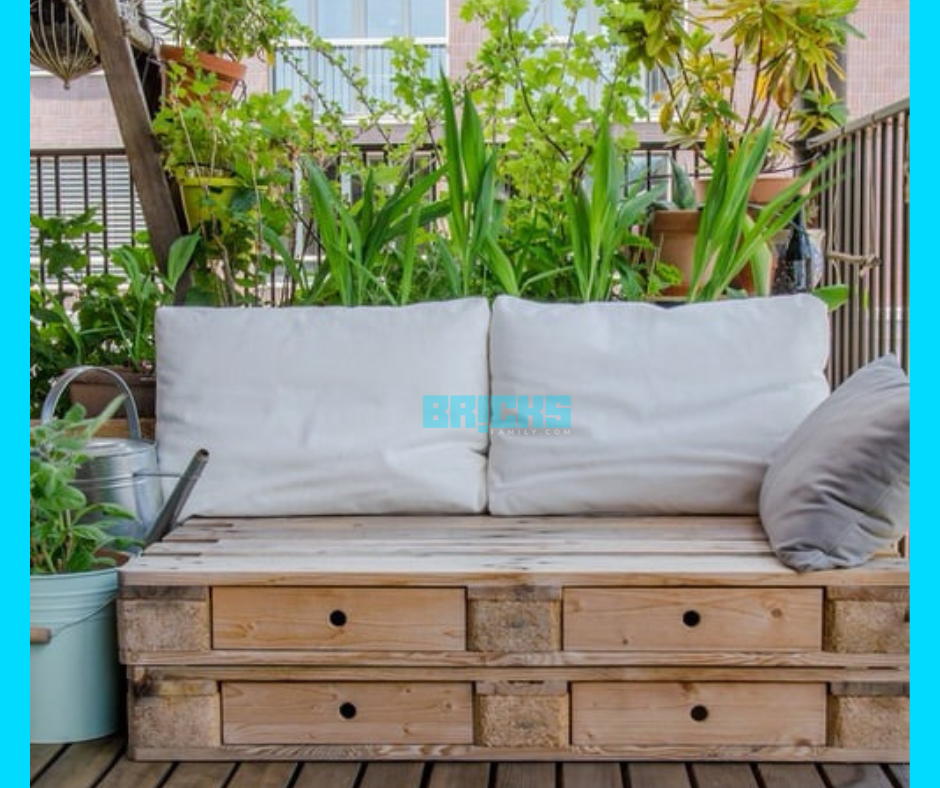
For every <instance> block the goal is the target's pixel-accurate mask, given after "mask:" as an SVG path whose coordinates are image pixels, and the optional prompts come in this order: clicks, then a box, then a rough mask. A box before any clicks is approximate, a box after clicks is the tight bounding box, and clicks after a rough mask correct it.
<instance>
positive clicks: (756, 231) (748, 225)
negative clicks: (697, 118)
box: [689, 124, 833, 301]
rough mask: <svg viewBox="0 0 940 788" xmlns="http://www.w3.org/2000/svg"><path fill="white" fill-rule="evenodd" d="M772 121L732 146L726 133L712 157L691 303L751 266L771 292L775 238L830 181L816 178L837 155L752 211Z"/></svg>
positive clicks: (760, 290)
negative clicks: (751, 199)
mask: <svg viewBox="0 0 940 788" xmlns="http://www.w3.org/2000/svg"><path fill="white" fill-rule="evenodd" d="M772 136H773V128H772V127H771V126H770V125H769V124H768V125H767V126H765V127H764V128H762V129H760V130H759V131H757V132H754V133H749V134H746V135H744V136H743V137H742V138H741V139H740V140H739V143H738V146H737V148H735V149H734V150H732V149H731V146H730V143H729V140H728V138H727V137H726V136H724V135H722V136H721V137H720V139H719V142H718V149H717V151H716V152H715V155H714V156H713V158H712V167H713V172H712V178H711V180H710V182H709V184H708V189H707V191H706V193H705V201H704V204H703V206H702V215H701V219H700V223H699V230H698V234H697V235H696V242H695V253H694V261H693V269H692V283H691V288H690V291H689V300H691V301H710V300H713V299H716V298H719V297H720V296H722V295H724V294H725V293H726V292H727V291H728V288H729V287H730V286H731V283H732V281H733V280H734V279H735V277H737V276H738V274H740V273H741V272H742V271H743V270H744V269H745V267H747V266H750V269H751V274H752V277H753V281H754V283H755V287H756V291H757V294H758V295H769V293H770V277H771V266H772V261H773V256H772V254H773V253H772V250H771V246H770V244H771V241H772V240H773V238H774V236H775V235H777V233H779V232H780V231H781V230H783V229H785V228H786V227H787V226H788V225H789V223H790V222H791V220H792V219H793V217H794V216H796V214H797V212H799V211H800V210H801V209H802V208H803V207H804V206H805V205H806V203H807V202H808V201H809V200H811V199H812V198H813V197H814V196H815V195H816V194H818V193H819V192H820V191H822V190H823V189H824V188H825V187H826V184H822V183H818V182H817V183H816V185H815V186H813V187H812V188H811V189H809V190H808V191H806V187H808V186H809V185H810V184H811V183H812V182H813V181H814V180H816V179H817V178H819V176H820V175H822V174H823V173H825V172H826V170H827V169H828V167H829V166H830V165H831V164H832V162H833V158H832V157H829V158H826V159H821V160H819V161H817V162H815V163H814V164H813V166H812V167H810V168H809V169H808V170H806V171H805V172H803V173H802V174H800V175H799V176H798V177H797V178H796V179H795V180H794V182H793V183H792V184H791V185H789V186H788V187H787V188H785V189H784V190H783V191H781V192H780V194H778V195H777V196H776V197H775V198H774V199H773V200H771V201H770V202H768V203H767V204H766V205H763V206H761V207H760V208H759V209H758V210H757V213H756V216H751V214H750V213H749V209H750V207H751V206H750V204H749V202H748V200H749V195H750V192H751V187H752V186H753V184H754V181H755V180H756V179H757V176H758V175H759V174H760V172H761V169H762V167H763V164H764V161H765V158H766V156H767V154H768V150H769V147H770V144H771V139H772Z"/></svg>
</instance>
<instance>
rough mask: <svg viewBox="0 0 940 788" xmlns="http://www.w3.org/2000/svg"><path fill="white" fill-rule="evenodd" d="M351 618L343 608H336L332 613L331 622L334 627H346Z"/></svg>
mask: <svg viewBox="0 0 940 788" xmlns="http://www.w3.org/2000/svg"><path fill="white" fill-rule="evenodd" d="M348 620H349V619H348V618H347V617H346V614H345V613H344V612H343V611H342V610H334V611H333V612H332V613H330V623H331V624H332V625H333V626H334V627H344V626H346V622H347V621H348Z"/></svg>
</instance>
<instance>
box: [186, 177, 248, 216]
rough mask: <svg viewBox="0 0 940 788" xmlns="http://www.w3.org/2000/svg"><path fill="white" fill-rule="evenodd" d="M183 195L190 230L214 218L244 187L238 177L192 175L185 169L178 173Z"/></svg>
mask: <svg viewBox="0 0 940 788" xmlns="http://www.w3.org/2000/svg"><path fill="white" fill-rule="evenodd" d="M176 182H177V183H178V184H179V187H180V191H181V193H182V197H183V212H184V213H185V214H186V223H187V224H188V225H189V229H190V230H194V229H195V228H197V227H198V226H199V225H200V224H202V223H203V222H205V221H207V220H210V219H212V218H213V216H214V214H215V211H217V210H218V209H219V208H220V207H224V206H227V205H229V204H230V203H231V202H232V198H233V197H234V196H235V194H236V193H237V192H238V190H239V189H241V188H242V185H243V184H242V182H241V181H240V180H239V179H238V178H232V177H227V176H207V175H190V174H188V173H186V172H185V171H179V172H177V174H176Z"/></svg>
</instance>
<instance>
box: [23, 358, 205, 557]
mask: <svg viewBox="0 0 940 788" xmlns="http://www.w3.org/2000/svg"><path fill="white" fill-rule="evenodd" d="M92 371H95V372H97V373H104V374H106V375H108V376H109V377H110V378H111V379H112V381H113V382H114V385H115V386H116V387H117V388H118V389H119V390H120V391H121V392H122V393H123V394H124V395H125V397H126V399H125V401H124V412H125V414H126V415H127V431H128V434H129V435H130V437H129V438H92V439H91V440H90V441H89V443H88V445H87V447H86V449H85V454H86V455H87V456H88V459H87V460H86V461H85V462H84V463H82V465H81V466H80V467H79V469H78V471H77V472H76V475H75V482H74V484H75V486H76V487H77V488H78V489H80V490H81V491H82V492H83V493H84V494H85V496H86V497H87V499H88V501H89V503H110V504H116V505H118V506H121V507H123V508H124V509H126V510H127V511H129V512H132V513H133V514H134V519H132V520H125V521H123V522H121V523H119V524H118V525H115V526H114V527H113V528H111V529H110V533H114V534H119V535H121V536H130V537H133V538H135V539H139V540H141V542H142V543H143V544H144V545H145V546H146V545H148V544H152V543H153V542H156V541H158V540H159V539H160V538H161V537H163V536H164V535H165V534H166V533H167V532H169V531H170V530H172V529H173V527H175V525H176V521H177V519H178V518H179V515H180V512H181V511H182V510H183V505H184V504H185V503H186V500H187V499H188V498H189V495H190V493H191V492H192V489H193V487H194V486H195V484H196V482H197V481H198V479H199V476H200V474H201V473H202V469H203V467H204V466H205V464H206V462H207V461H208V459H209V452H208V451H206V450H205V449H199V450H197V451H196V452H195V454H193V457H192V459H191V460H190V462H189V465H188V466H187V467H186V470H185V471H183V473H182V474H177V473H161V472H160V470H159V468H158V466H157V448H156V444H154V442H153V441H149V440H144V439H143V438H142V437H141V434H140V417H139V416H138V413H137V403H136V402H134V396H133V394H132V393H131V390H130V388H129V387H128V385H127V383H125V382H124V379H123V378H122V377H121V376H120V375H118V374H117V373H115V372H113V371H112V370H110V369H106V368H104V367H91V366H84V367H75V368H74V369H70V370H69V371H68V372H67V373H66V374H65V375H63V376H62V377H61V378H59V379H58V380H57V381H56V383H55V385H54V386H53V387H52V388H51V389H50V391H49V394H48V395H47V396H46V399H45V400H44V401H43V403H42V412H41V414H40V419H41V420H42V422H43V423H45V422H48V421H51V420H52V419H53V417H54V414H55V409H56V405H58V402H59V398H60V397H61V396H62V394H63V393H64V392H65V390H66V389H67V388H68V387H69V385H70V384H71V383H72V381H74V380H76V379H77V378H79V377H81V376H82V375H85V374H86V373H88V372H92ZM163 477H174V478H177V477H178V479H179V481H178V482H177V483H176V486H175V487H174V488H173V491H172V492H171V493H170V495H169V496H168V497H167V498H166V499H165V500H164V495H163V484H162V481H161V479H162V478H163Z"/></svg>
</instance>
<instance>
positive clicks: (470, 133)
mask: <svg viewBox="0 0 940 788" xmlns="http://www.w3.org/2000/svg"><path fill="white" fill-rule="evenodd" d="M440 91H441V101H442V103H443V106H444V170H445V172H446V175H447V181H446V189H447V198H448V201H449V203H450V212H449V213H448V214H447V223H448V227H449V229H450V234H449V237H448V238H447V239H443V238H441V239H440V240H439V250H440V252H441V254H442V255H443V257H444V259H445V260H446V263H447V269H448V270H449V271H451V272H452V282H453V290H454V294H455V295H458V296H466V295H470V294H471V293H472V292H473V288H474V287H475V285H476V279H477V278H478V277H479V276H482V277H483V279H484V280H487V279H488V278H489V276H488V275H492V277H494V278H495V280H496V282H497V284H498V286H499V288H500V290H501V291H502V292H504V293H507V294H509V295H519V284H518V281H517V279H516V274H515V271H514V269H513V265H512V263H511V262H510V260H509V257H508V256H507V255H506V253H505V252H504V251H503V249H502V247H501V246H500V234H501V232H502V227H503V218H504V216H505V211H506V202H505V199H504V197H503V196H502V194H501V191H502V185H501V184H500V182H499V176H498V174H497V168H498V163H499V153H498V150H497V149H496V148H495V147H490V146H487V144H486V142H485V140H484V137H483V126H482V124H481V123H480V116H479V114H478V113H477V110H476V107H474V105H473V102H472V100H471V99H470V98H469V97H464V101H463V109H462V113H461V119H460V123H459V124H458V122H457V111H456V109H455V107H454V98H453V94H452V92H451V89H450V84H449V83H448V81H447V79H446V78H444V77H441V83H440ZM483 285H484V286H485V285H486V282H485V281H484V283H483Z"/></svg>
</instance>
